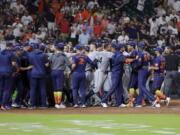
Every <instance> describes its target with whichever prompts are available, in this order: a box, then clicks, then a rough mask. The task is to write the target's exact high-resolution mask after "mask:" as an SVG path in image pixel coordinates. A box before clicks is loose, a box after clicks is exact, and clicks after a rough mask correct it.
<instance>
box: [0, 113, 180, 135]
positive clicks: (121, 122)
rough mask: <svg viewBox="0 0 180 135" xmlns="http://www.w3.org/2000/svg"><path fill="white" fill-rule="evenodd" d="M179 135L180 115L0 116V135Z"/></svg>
mask: <svg viewBox="0 0 180 135" xmlns="http://www.w3.org/2000/svg"><path fill="white" fill-rule="evenodd" d="M151 134H155V135H156V134H157V135H161V134H162V135H163V134H167V135H180V115H173V114H136V115H135V114H127V115H52V114H25V115H24V114H0V135H151Z"/></svg>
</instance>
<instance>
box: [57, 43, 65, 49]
mask: <svg viewBox="0 0 180 135" xmlns="http://www.w3.org/2000/svg"><path fill="white" fill-rule="evenodd" d="M56 47H57V48H59V49H62V48H64V43H62V42H60V43H57V44H56Z"/></svg>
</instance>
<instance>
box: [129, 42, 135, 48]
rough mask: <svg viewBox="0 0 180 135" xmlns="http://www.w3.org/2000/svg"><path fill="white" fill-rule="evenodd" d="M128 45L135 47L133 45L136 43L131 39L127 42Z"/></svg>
mask: <svg viewBox="0 0 180 135" xmlns="http://www.w3.org/2000/svg"><path fill="white" fill-rule="evenodd" d="M128 45H130V46H133V47H135V46H136V43H135V42H133V41H130V42H128Z"/></svg>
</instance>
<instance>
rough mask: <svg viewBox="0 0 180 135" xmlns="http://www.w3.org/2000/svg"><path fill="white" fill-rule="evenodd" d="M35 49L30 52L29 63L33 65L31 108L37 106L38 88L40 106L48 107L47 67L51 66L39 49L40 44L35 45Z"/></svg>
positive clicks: (31, 74)
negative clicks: (38, 91)
mask: <svg viewBox="0 0 180 135" xmlns="http://www.w3.org/2000/svg"><path fill="white" fill-rule="evenodd" d="M33 47H34V50H33V51H32V52H31V53H30V54H29V63H30V65H31V66H32V70H31V73H30V88H31V89H30V103H31V105H30V106H29V109H35V108H36V93H37V92H36V90H37V88H39V90H40V98H41V99H40V107H41V108H46V107H47V104H46V84H45V79H46V67H47V66H49V63H48V59H47V56H46V55H45V54H44V53H43V52H42V51H41V50H39V44H34V45H33Z"/></svg>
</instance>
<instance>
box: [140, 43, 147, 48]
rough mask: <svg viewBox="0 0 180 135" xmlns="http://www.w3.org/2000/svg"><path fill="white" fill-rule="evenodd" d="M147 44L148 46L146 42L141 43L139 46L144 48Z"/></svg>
mask: <svg viewBox="0 0 180 135" xmlns="http://www.w3.org/2000/svg"><path fill="white" fill-rule="evenodd" d="M145 46H146V45H145V43H139V44H138V47H142V48H143V47H145Z"/></svg>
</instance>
